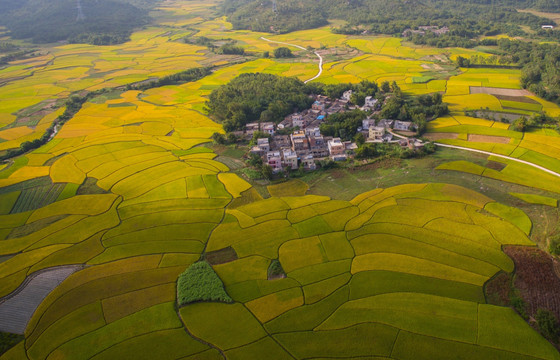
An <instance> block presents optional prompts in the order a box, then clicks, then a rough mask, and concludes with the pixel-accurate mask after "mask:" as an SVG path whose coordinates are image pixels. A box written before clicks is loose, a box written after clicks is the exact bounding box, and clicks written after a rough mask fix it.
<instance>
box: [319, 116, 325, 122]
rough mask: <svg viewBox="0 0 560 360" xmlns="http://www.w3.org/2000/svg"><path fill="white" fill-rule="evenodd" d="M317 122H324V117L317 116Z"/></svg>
mask: <svg viewBox="0 0 560 360" xmlns="http://www.w3.org/2000/svg"><path fill="white" fill-rule="evenodd" d="M317 120H319V121H321V122H322V121H325V115H319V116H317Z"/></svg>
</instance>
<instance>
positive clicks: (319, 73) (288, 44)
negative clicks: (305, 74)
mask: <svg viewBox="0 0 560 360" xmlns="http://www.w3.org/2000/svg"><path fill="white" fill-rule="evenodd" d="M261 39H263V40H264V41H268V42H271V43H276V44H281V45H286V46H293V47H296V48H298V49H301V50H306V51H309V50H307V49H306V48H304V47H303V46H300V45H296V44H290V43H285V42H282V41H274V40H270V39H267V38H265V37H263V36H261ZM313 54H315V55H317V57H318V58H319V72H318V73H317V75H315V76H313V77H312V78H311V79H307V80H305V81H304V83H305V84H307V83H308V82H310V81H312V80H315V79H317V78H318V77H319V76H321V74H322V73H323V57H322V56H321V55H319V54H318V53H317V52H316V51H314V52H313Z"/></svg>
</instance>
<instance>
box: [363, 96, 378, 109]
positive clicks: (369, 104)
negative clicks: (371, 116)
mask: <svg viewBox="0 0 560 360" xmlns="http://www.w3.org/2000/svg"><path fill="white" fill-rule="evenodd" d="M375 104H377V99H376V98H374V97H373V96H366V102H365V104H364V107H369V108H372V107H374V106H375Z"/></svg>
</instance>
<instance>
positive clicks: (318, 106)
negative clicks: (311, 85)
mask: <svg viewBox="0 0 560 360" xmlns="http://www.w3.org/2000/svg"><path fill="white" fill-rule="evenodd" d="M311 109H312V110H316V111H323V110H325V104H324V103H322V102H320V101H315V102H314V103H313V105H311Z"/></svg>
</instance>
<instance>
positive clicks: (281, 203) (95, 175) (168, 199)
mask: <svg viewBox="0 0 560 360" xmlns="http://www.w3.org/2000/svg"><path fill="white" fill-rule="evenodd" d="M212 5H215V4H214V3H212V2H201V1H199V2H196V1H195V2H188V4H187V3H185V2H182V1H179V0H174V1H169V2H166V3H164V5H162V6H161V7H160V8H159V9H158V19H159V20H158V23H157V24H156V25H154V26H153V27H150V28H146V29H144V30H141V31H139V32H137V33H135V34H134V35H133V37H132V39H131V41H130V42H128V43H125V44H122V45H117V46H107V47H96V46H90V45H62V46H56V47H53V48H51V49H49V52H48V54H45V55H44V57H41V58H35V59H33V61H31V62H22V63H14V64H12V65H10V66H9V67H7V68H6V69H4V70H1V71H0V81H4V80H6V79H10V78H14V77H19V76H21V77H22V78H21V79H19V80H11V81H9V82H7V83H6V84H5V85H3V86H0V99H2V100H0V121H1V124H2V125H3V127H2V128H0V139H2V140H4V141H2V142H0V150H4V149H8V148H11V147H16V146H18V145H19V144H20V143H21V142H23V141H27V140H29V139H34V138H38V137H40V136H41V134H42V132H43V131H44V129H45V128H46V127H48V126H49V125H50V123H51V122H52V121H53V120H54V118H56V116H58V115H59V114H61V113H62V112H63V109H62V108H58V109H57V110H56V111H55V112H52V113H50V114H45V115H44V116H42V117H41V118H38V119H35V120H36V121H37V125H36V127H33V126H18V125H17V123H14V121H15V120H16V119H18V120H21V118H24V117H25V115H27V113H24V114H23V115H22V113H19V114H18V112H20V111H21V110H24V109H26V108H28V107H30V106H34V105H37V104H38V103H39V102H42V101H43V102H44V101H53V102H54V101H56V100H58V99H64V98H66V97H67V96H68V95H69V94H70V93H72V92H75V91H81V90H96V89H101V88H107V87H109V88H113V87H117V86H121V85H124V84H128V83H131V82H136V81H141V80H145V79H150V78H153V77H161V76H164V75H168V74H171V73H175V72H178V71H181V70H185V69H187V68H191V67H196V66H202V65H205V64H210V63H216V62H220V61H222V62H223V61H224V59H223V58H219V57H216V56H214V55H212V54H209V53H208V52H207V51H205V48H202V47H198V46H193V45H187V44H184V43H182V42H181V41H179V40H178V39H180V38H181V37H182V36H183V34H185V33H186V32H187V31H188V30H186V29H185V28H183V26H189V27H194V28H196V29H197V30H200V32H199V34H200V35H203V36H207V37H217V36H223V35H220V34H221V33H223V31H225V30H230V29H231V24H229V23H227V21H226V20H225V19H223V18H216V19H213V20H208V17H207V15H208V11H209V9H208V8H209V7H211V6H212ZM227 34H228V37H231V38H233V39H236V40H238V41H239V43H240V44H242V45H243V46H244V47H246V48H247V50H248V51H260V52H262V51H270V50H273V49H274V48H275V47H276V45H275V44H270V43H267V42H264V41H262V40H260V39H259V38H260V36H262V34H259V33H252V32H246V31H228V33H227ZM269 37H270V38H271V39H272V40H276V41H284V42H290V43H297V44H298V45H302V46H312V47H315V48H318V47H321V46H326V47H345V46H352V47H355V48H357V49H359V50H360V52H361V53H362V54H361V55H359V56H358V57H357V58H354V59H351V60H341V61H336V62H332V63H327V64H325V72H324V74H323V76H322V77H320V78H319V79H318V81H324V82H331V83H332V82H347V81H350V82H357V81H361V80H362V79H368V80H376V81H393V80H395V81H397V82H398V83H399V84H400V85H401V86H402V87H403V90H404V91H407V92H410V93H417V94H420V93H429V92H434V91H442V92H445V101H448V102H449V103H452V110H453V111H452V114H451V115H450V116H448V117H445V118H440V119H437V120H435V121H433V122H431V123H430V132H434V133H447V134H457V137H456V138H449V139H444V140H440V141H441V142H447V143H450V144H458V145H461V146H469V147H473V148H481V149H491V151H493V152H496V153H500V154H507V155H509V156H514V157H519V158H521V159H526V160H529V161H532V162H535V163H538V164H542V165H543V166H546V167H548V168H551V169H558V170H556V171H560V158H559V156H558V154H559V153H560V140H558V139H560V137H559V136H555V135H554V134H552V133H551V132H548V131H541V132H535V133H526V134H524V136H523V135H522V134H520V133H516V132H513V131H510V130H508V126H507V125H505V124H503V123H499V122H493V121H486V120H481V119H475V118H471V117H467V116H464V114H463V113H462V111H464V110H466V109H472V108H479V107H482V106H483V105H484V107H489V108H492V109H502V108H503V103H501V102H500V101H497V102H496V101H495V100H498V99H497V98H495V97H494V96H492V95H488V94H470V92H469V91H467V92H466V93H465V89H467V90H469V89H470V88H469V87H470V86H486V87H497V88H512V89H515V88H517V87H518V85H516V84H518V82H517V81H518V79H519V74H518V73H517V72H514V71H508V72H504V71H502V72H494V71H492V70H484V71H482V70H476V71H471V70H470V69H469V70H465V71H463V72H462V73H461V74H460V75H457V76H453V77H451V78H450V79H449V80H445V79H438V80H431V81H427V82H424V83H422V82H415V80H414V79H415V78H416V79H418V78H423V77H424V76H425V73H426V72H428V71H432V70H433V66H434V64H436V61H435V60H434V58H433V56H439V55H441V50H438V49H431V48H425V47H414V46H409V45H407V44H403V43H402V42H401V40H400V39H396V38H387V37H347V36H342V35H334V34H332V33H330V31H329V30H328V28H321V29H316V30H309V31H302V32H296V33H291V34H285V35H278V36H269ZM446 51H447V54H446V56H455V55H458V54H463V53H468V52H471V53H472V51H470V50H461V49H446ZM403 59H408V60H403ZM226 65H227V64H226ZM422 65H430V66H432V68H430V66H422ZM430 69H432V70H430ZM246 72H268V73H274V74H279V75H284V76H296V77H298V78H300V79H302V80H305V79H308V78H310V77H312V76H314V75H315V74H316V72H317V68H316V64H314V63H312V62H297V61H296V62H294V63H286V62H281V61H276V60H275V59H263V58H250V59H249V60H248V61H247V62H244V63H241V64H235V65H229V66H221V67H220V68H219V69H217V70H216V71H214V72H213V73H212V74H211V75H210V76H208V77H206V78H204V79H202V80H199V81H195V82H191V83H186V84H183V85H175V86H165V87H159V88H152V89H149V90H146V91H143V92H142V91H121V92H120V93H119V94H118V96H111V97H109V98H98V99H94V100H95V101H90V102H87V103H85V104H84V106H83V107H82V109H81V110H80V111H79V112H78V113H77V114H76V115H75V116H74V117H73V118H72V119H71V120H69V121H68V122H67V123H66V124H64V126H63V127H62V129H61V130H60V131H59V132H58V133H57V135H56V136H55V138H54V139H53V140H52V141H50V142H48V143H47V144H46V145H44V146H42V147H40V148H39V149H37V150H34V151H32V152H30V153H27V154H25V155H23V156H20V157H18V158H16V159H13V161H12V162H11V163H10V164H7V165H5V166H4V165H0V297H3V296H5V295H8V294H10V293H12V292H13V291H14V290H16V289H18V287H19V286H20V285H21V284H23V283H24V282H25V279H26V278H28V277H29V276H30V275H33V274H35V273H37V272H38V271H40V270H43V269H47V268H52V267H57V266H63V265H70V264H82V265H86V266H85V267H84V268H83V269H82V270H80V271H77V272H76V273H74V274H72V275H71V276H69V277H68V278H67V279H66V280H65V281H63V282H62V283H61V285H60V286H58V287H57V288H56V289H55V290H54V291H52V292H51V293H50V294H49V295H48V296H47V298H45V300H44V301H43V302H42V303H41V304H40V306H39V307H38V309H37V310H36V312H35V313H34V315H33V317H32V318H31V321H30V322H29V324H28V325H27V328H26V330H25V334H24V335H25V340H24V341H23V342H21V343H19V344H18V345H17V346H15V347H14V348H12V349H11V350H9V351H8V352H7V353H6V354H4V355H2V356H0V359H1V360H9V359H21V358H26V359H30V360H34V359H73V360H74V359H115V358H132V357H134V358H142V359H144V358H145V359H155V358H157V359H184V360H187V359H193V360H194V359H223V358H227V359H263V358H272V359H327V358H340V359H351V358H356V359H364V358H377V359H381V358H390V359H402V360H404V359H449V358H454V357H462V358H478V359H546V360H548V359H560V354H559V353H558V351H557V350H556V349H555V348H554V347H553V346H552V345H550V343H549V342H548V341H546V340H545V339H544V338H543V337H541V336H540V335H539V334H538V333H537V332H536V331H535V330H533V329H532V328H531V327H530V326H529V325H528V324H527V323H526V322H525V321H524V320H523V319H522V318H521V317H520V316H519V315H517V314H516V313H515V312H514V311H513V310H512V309H510V308H507V307H499V306H494V305H490V304H487V302H486V299H485V296H484V285H485V283H486V282H487V281H488V280H489V279H491V278H492V277H493V276H494V275H496V274H497V273H498V272H500V271H503V272H506V273H511V272H512V271H513V270H514V264H513V261H512V260H511V259H510V258H509V257H508V256H507V255H506V254H505V253H504V252H503V251H502V246H504V245H526V246H534V243H533V242H532V241H531V240H530V239H529V237H528V236H529V235H530V233H531V229H532V222H531V220H530V218H529V217H528V216H527V215H526V214H525V213H524V212H522V211H521V210H519V209H516V208H510V207H508V206H505V205H502V204H500V203H498V202H496V201H495V200H493V199H491V198H488V197H486V196H484V195H482V194H479V193H477V192H474V191H472V190H468V189H466V188H463V187H459V186H456V185H449V184H409V185H401V186H396V187H391V188H385V189H383V188H377V189H372V190H371V191H369V192H366V193H364V194H361V195H358V196H357V197H355V198H354V199H353V200H351V201H342V200H333V199H331V198H329V197H326V196H316V195H305V194H306V192H307V190H308V186H307V184H305V183H303V182H301V181H292V182H286V183H282V184H277V185H271V186H269V187H268V189H267V191H268V193H269V194H270V195H272V196H271V197H270V198H268V199H262V198H261V197H260V196H259V197H257V196H251V194H250V192H251V191H255V190H254V189H252V186H251V184H249V183H248V182H247V181H245V180H244V179H243V178H241V177H239V176H238V175H236V174H235V173H233V172H230V169H229V168H228V167H227V166H226V165H224V164H223V163H222V162H219V161H217V160H216V154H215V153H214V152H213V151H212V149H210V148H209V147H206V146H204V144H205V143H208V142H209V141H210V137H211V135H212V134H213V133H214V132H221V131H223V130H222V128H221V126H220V125H219V124H216V123H214V122H213V121H211V120H210V119H209V118H208V117H206V116H205V115H204V111H203V107H204V102H205V99H206V98H205V96H207V95H208V94H209V93H210V92H211V90H212V89H213V88H215V87H217V86H219V85H221V84H224V83H226V82H228V81H229V80H231V79H232V78H234V77H235V76H237V75H239V74H240V73H246ZM481 95H484V96H481ZM3 99H10V101H5V100H3ZM534 100H535V101H536V102H538V103H539V104H541V105H542V108H543V109H545V111H548V112H549V113H554V112H555V111H559V113H560V110H558V108H557V107H556V106H555V105H552V104H550V103H546V102H544V101H542V100H540V99H534ZM477 104H483V105H477ZM506 105H508V106H511V105H515V104H509V103H506ZM508 106H506V107H508ZM28 110H29V109H28ZM35 120H34V121H35ZM473 135H474V137H473ZM471 140H475V141H471ZM502 161H503V160H502ZM504 165H505V167H504V169H503V170H501V171H497V170H493V171H494V173H492V172H491V171H490V170H492V169H487V168H483V167H482V168H481V167H480V166H479V167H477V166H478V165H476V164H469V163H466V162H462V163H448V164H444V165H443V166H442V167H441V168H442V169H446V170H460V171H466V172H472V173H477V174H479V175H480V174H482V175H485V174H486V173H488V174H489V175H488V176H494V178H496V179H499V180H503V181H510V182H518V183H520V184H524V182H527V181H529V180H530V179H535V178H537V177H539V176H540V174H538V173H534V172H533V173H531V172H530V171H527V172H525V171H526V169H525V168H520V167H519V165H518V164H516V163H513V162H507V163H505V164H504ZM496 173H497V174H496ZM522 174H526V175H522ZM485 176H486V175H485ZM515 176H517V178H515ZM556 183H557V182H556ZM532 186H536V187H541V186H542V188H543V189H546V190H550V191H555V192H560V188H559V189H556V187H554V186H555V185H554V183H553V182H552V183H551V182H550V181H549V179H547V178H546V177H542V182H541V183H539V184H538V185H537V184H535V183H532ZM517 196H518V197H519V198H520V199H523V200H524V201H527V202H533V203H539V204H547V205H549V206H552V203H553V201H554V200H555V199H552V198H546V197H539V196H527V195H526V194H517ZM234 200H235V201H234ZM240 204H242V205H240ZM221 254H227V255H228V256H224V257H223V258H220V256H221ZM204 258H206V259H211V258H214V259H219V261H214V262H213V263H212V267H213V269H214V271H215V272H216V273H217V275H218V276H219V278H220V279H221V281H222V282H223V285H224V288H225V290H226V292H227V293H228V295H229V296H230V297H231V298H232V299H233V300H234V302H233V303H232V304H225V303H218V302H198V303H193V304H189V305H185V306H182V307H178V305H177V302H176V296H177V288H176V281H177V277H178V276H179V274H181V273H182V272H183V271H185V269H186V268H187V267H189V266H190V265H192V264H193V263H195V262H197V261H199V260H201V259H204ZM273 261H278V262H279V263H280V264H281V267H282V269H283V272H284V274H283V276H279V277H270V276H269V270H270V267H271V264H272V263H273ZM0 306H1V305H0ZM364 339H371V341H364Z"/></svg>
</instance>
